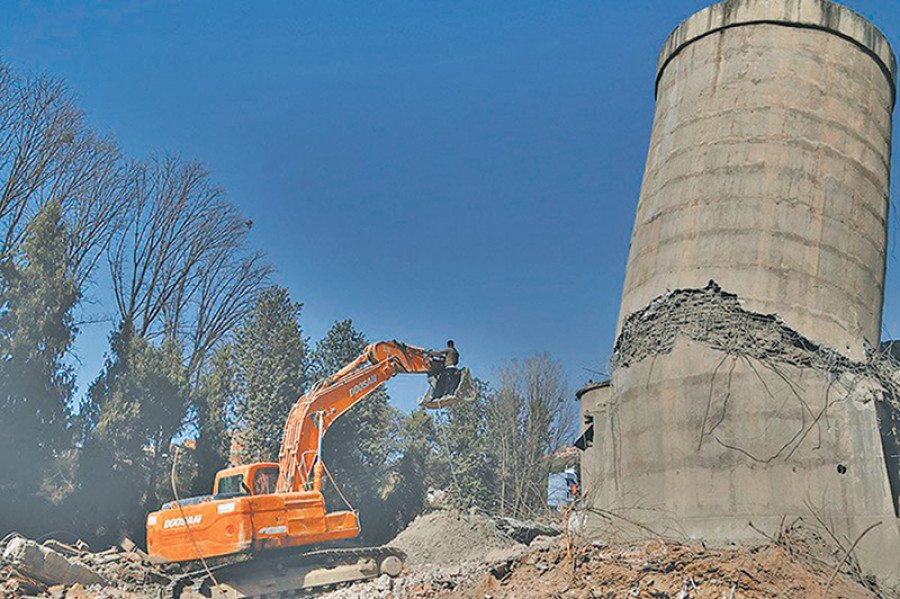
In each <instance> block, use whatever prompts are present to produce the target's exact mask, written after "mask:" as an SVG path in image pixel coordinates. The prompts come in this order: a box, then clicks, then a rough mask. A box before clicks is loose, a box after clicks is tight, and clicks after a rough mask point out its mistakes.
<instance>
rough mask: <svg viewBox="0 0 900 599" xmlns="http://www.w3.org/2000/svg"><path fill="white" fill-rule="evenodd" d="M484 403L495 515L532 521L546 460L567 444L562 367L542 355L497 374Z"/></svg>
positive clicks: (542, 499) (568, 414) (570, 409)
mask: <svg viewBox="0 0 900 599" xmlns="http://www.w3.org/2000/svg"><path fill="white" fill-rule="evenodd" d="M500 379H501V380H500V389H499V390H498V391H497V393H496V395H495V397H494V401H492V402H490V403H489V414H488V418H489V423H490V428H491V433H492V439H493V440H494V443H495V445H494V447H495V451H496V461H497V469H498V472H497V475H498V479H499V480H498V489H497V493H498V495H499V497H498V506H499V509H500V512H501V513H504V514H510V515H513V516H534V515H536V514H538V513H540V512H542V511H543V510H544V509H545V507H546V505H547V477H548V475H549V474H550V466H551V457H552V456H553V454H554V453H556V452H557V451H559V450H560V449H562V448H563V447H565V446H566V445H567V444H568V442H569V440H570V439H569V437H570V436H571V432H572V430H573V429H572V427H573V425H574V422H575V418H574V402H572V401H571V400H570V398H569V391H568V383H567V381H566V377H565V374H564V373H563V370H562V366H561V365H560V364H559V362H557V361H555V360H553V359H552V358H551V357H550V355H549V354H547V353H539V354H535V355H533V356H531V357H529V358H526V359H525V360H524V361H523V362H519V361H517V360H513V361H512V362H509V363H507V364H506V365H504V366H503V367H502V369H501V374H500Z"/></svg>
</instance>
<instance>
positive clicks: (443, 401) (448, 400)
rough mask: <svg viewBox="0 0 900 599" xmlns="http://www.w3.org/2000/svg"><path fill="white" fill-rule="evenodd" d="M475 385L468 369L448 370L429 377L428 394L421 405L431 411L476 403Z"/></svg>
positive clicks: (420, 401) (423, 397)
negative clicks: (462, 402)
mask: <svg viewBox="0 0 900 599" xmlns="http://www.w3.org/2000/svg"><path fill="white" fill-rule="evenodd" d="M477 395H478V394H477V392H476V390H475V383H474V382H473V381H472V374H471V373H470V372H469V369H468V368H458V369H456V368H454V369H452V370H450V369H448V370H445V371H443V372H441V373H440V374H438V375H436V376H429V377H428V392H427V393H425V395H423V396H422V398H421V399H419V405H420V406H422V407H423V408H428V409H429V410H437V409H439V408H447V407H450V406H452V405H453V404H457V403H459V402H461V401H475V397H476V396H477Z"/></svg>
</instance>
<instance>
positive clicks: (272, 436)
mask: <svg viewBox="0 0 900 599" xmlns="http://www.w3.org/2000/svg"><path fill="white" fill-rule="evenodd" d="M301 307H302V305H301V304H299V303H294V302H292V301H291V299H290V296H289V295H288V292H287V290H286V289H284V288H281V287H277V286H272V287H270V288H268V289H266V290H264V291H263V292H262V293H261V294H260V297H259V299H258V300H257V302H256V305H255V307H254V309H253V311H252V312H251V313H250V315H249V316H248V317H247V319H246V320H245V322H244V324H243V326H242V327H241V328H240V329H239V331H238V333H237V339H236V343H235V346H234V360H235V370H236V379H235V380H236V385H237V401H236V403H235V416H236V418H237V422H238V426H239V428H240V431H239V442H240V444H241V446H242V448H241V449H242V458H243V460H244V461H247V462H255V461H277V460H278V450H279V448H280V446H281V436H282V433H283V432H284V423H285V421H286V420H287V417H288V414H289V412H290V410H291V406H293V405H294V403H295V402H296V401H297V400H298V399H299V398H300V396H301V395H302V394H303V391H304V389H305V387H306V343H305V341H304V340H303V334H302V330H301V328H300V322H299V317H300V309H301Z"/></svg>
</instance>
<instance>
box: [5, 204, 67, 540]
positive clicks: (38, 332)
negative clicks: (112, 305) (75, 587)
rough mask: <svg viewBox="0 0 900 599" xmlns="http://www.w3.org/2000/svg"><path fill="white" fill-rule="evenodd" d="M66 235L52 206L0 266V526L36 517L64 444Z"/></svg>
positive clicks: (58, 210) (59, 213) (55, 206)
mask: <svg viewBox="0 0 900 599" xmlns="http://www.w3.org/2000/svg"><path fill="white" fill-rule="evenodd" d="M68 242H69V233H68V229H67V227H66V225H65V224H64V222H63V218H62V210H61V208H60V205H59V203H58V202H50V203H48V204H46V205H45V206H44V207H43V208H42V209H41V211H40V212H39V213H38V214H37V216H36V217H35V218H34V219H33V220H32V221H31V222H30V223H29V225H28V229H27V233H26V238H25V242H24V245H23V248H22V252H21V255H20V256H17V257H15V258H9V259H8V260H7V261H6V262H5V263H4V264H2V265H0V390H2V391H0V456H2V459H0V521H2V520H6V519H10V521H9V522H0V526H3V525H13V524H15V526H17V527H19V529H22V528H23V527H27V526H28V524H30V523H32V522H35V521H36V520H37V518H38V514H37V511H36V510H37V505H36V502H35V494H36V493H37V491H38V489H39V488H40V485H41V482H42V478H43V476H44V474H45V473H46V469H47V467H48V466H49V464H50V463H51V460H52V459H53V458H54V456H55V454H56V452H57V451H59V450H60V449H62V448H64V447H66V446H67V445H68V444H69V443H70V439H71V435H70V433H69V432H68V431H67V429H66V416H67V413H68V411H67V403H68V402H69V401H70V399H71V397H72V393H73V391H74V377H73V373H72V369H71V367H69V366H67V365H66V364H65V361H64V358H65V355H66V353H67V352H68V351H69V349H70V348H71V345H72V341H73V340H74V338H75V334H76V332H77V329H76V326H75V323H74V321H73V317H72V310H73V308H74V307H75V305H76V304H77V302H78V300H79V299H80V297H81V296H80V293H79V289H78V285H77V282H76V280H75V277H74V275H73V273H72V272H71V270H70V269H69V268H68V267H67V261H66V251H67V247H68Z"/></svg>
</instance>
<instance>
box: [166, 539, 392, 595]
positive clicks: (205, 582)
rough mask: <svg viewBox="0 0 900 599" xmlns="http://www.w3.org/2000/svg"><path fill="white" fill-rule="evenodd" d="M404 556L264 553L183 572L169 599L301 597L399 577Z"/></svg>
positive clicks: (358, 551)
mask: <svg viewBox="0 0 900 599" xmlns="http://www.w3.org/2000/svg"><path fill="white" fill-rule="evenodd" d="M405 566H406V554H405V553H403V552H402V551H400V550H399V549H394V548H392V547H353V548H346V549H322V550H318V551H310V552H306V553H294V554H284V553H278V554H274V555H265V556H262V557H254V558H251V559H249V560H246V561H242V562H237V563H232V564H223V565H219V566H214V567H212V568H210V571H211V573H212V575H213V577H214V578H215V581H213V580H212V579H211V578H210V577H209V575H208V574H207V573H206V571H203V570H201V571H199V572H193V573H191V574H186V575H184V576H182V577H180V578H179V579H178V580H176V581H175V582H174V583H173V585H172V587H171V593H170V597H171V599H243V598H245V597H248V598H260V599H262V598H265V599H274V598H279V597H306V596H310V594H311V591H314V590H316V589H318V590H324V589H326V588H327V587H330V586H334V585H340V584H344V583H349V582H356V581H359V580H368V579H372V578H377V577H378V576H381V575H382V574H387V575H388V576H391V577H396V576H398V575H399V574H400V573H401V572H402V571H403V569H404V568H405Z"/></svg>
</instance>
